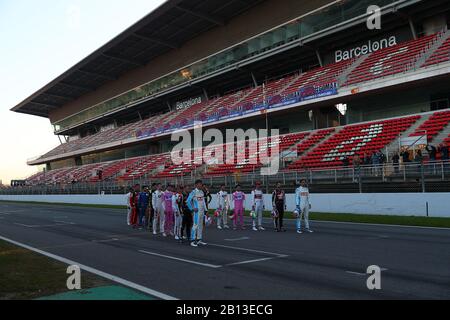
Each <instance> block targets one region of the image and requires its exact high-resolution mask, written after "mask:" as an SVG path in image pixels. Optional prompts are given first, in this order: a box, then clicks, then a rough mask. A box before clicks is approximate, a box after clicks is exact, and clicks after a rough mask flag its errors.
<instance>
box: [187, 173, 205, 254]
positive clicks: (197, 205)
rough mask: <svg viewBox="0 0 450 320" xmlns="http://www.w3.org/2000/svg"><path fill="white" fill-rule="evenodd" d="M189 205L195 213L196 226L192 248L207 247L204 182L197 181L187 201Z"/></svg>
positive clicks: (193, 230) (194, 226)
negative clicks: (205, 240) (204, 236)
mask: <svg viewBox="0 0 450 320" xmlns="http://www.w3.org/2000/svg"><path fill="white" fill-rule="evenodd" d="M187 205H188V207H189V209H190V210H191V211H192V212H193V218H194V219H193V220H194V225H193V227H192V231H191V246H193V247H198V245H206V243H205V242H203V226H204V218H205V213H206V201H205V193H204V192H203V181H202V180H197V181H195V189H194V191H192V192H191V194H190V195H189V197H188V199H187Z"/></svg>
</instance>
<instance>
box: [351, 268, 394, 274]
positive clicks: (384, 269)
mask: <svg viewBox="0 0 450 320" xmlns="http://www.w3.org/2000/svg"><path fill="white" fill-rule="evenodd" d="M388 270H389V269H386V268H380V271H381V272H383V271H388ZM345 272H346V273H348V274H353V275H357V276H367V275H368V274H367V273H363V272H356V271H345Z"/></svg>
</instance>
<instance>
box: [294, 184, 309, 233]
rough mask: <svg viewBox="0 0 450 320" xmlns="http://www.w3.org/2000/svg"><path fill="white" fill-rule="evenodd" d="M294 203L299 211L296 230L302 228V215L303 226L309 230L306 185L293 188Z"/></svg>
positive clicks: (307, 191)
mask: <svg viewBox="0 0 450 320" xmlns="http://www.w3.org/2000/svg"><path fill="white" fill-rule="evenodd" d="M295 203H296V205H297V210H298V212H299V215H298V217H297V230H301V229H302V216H303V217H304V219H305V228H306V230H309V208H310V206H311V203H310V202H309V189H308V188H307V187H299V188H297V190H295Z"/></svg>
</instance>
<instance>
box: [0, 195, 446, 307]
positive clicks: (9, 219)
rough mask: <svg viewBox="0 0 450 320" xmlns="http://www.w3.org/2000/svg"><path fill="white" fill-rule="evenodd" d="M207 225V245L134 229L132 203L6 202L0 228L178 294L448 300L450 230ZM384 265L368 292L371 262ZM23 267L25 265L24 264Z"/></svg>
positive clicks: (318, 224)
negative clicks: (307, 230)
mask: <svg viewBox="0 0 450 320" xmlns="http://www.w3.org/2000/svg"><path fill="white" fill-rule="evenodd" d="M265 222H266V227H267V228H268V231H265V232H254V231H251V230H245V231H233V230H230V231H218V230H216V229H215V228H211V227H210V228H208V229H207V230H206V237H205V241H206V242H208V245H207V246H205V247H199V248H192V247H190V246H188V245H187V244H180V243H178V242H176V241H175V240H173V239H169V238H162V237H161V236H156V237H155V236H153V235H151V234H150V233H149V232H146V231H139V230H132V229H131V228H130V227H128V226H126V224H125V212H124V210H115V209H94V208H81V207H66V206H56V205H30V204H5V203H3V204H2V203H0V236H2V237H5V238H8V239H12V240H15V241H17V242H20V243H23V244H26V245H28V246H31V247H34V248H38V249H40V250H43V251H45V252H48V253H51V254H54V255H58V256H61V257H64V258H66V259H70V260H73V261H76V262H78V263H80V264H83V265H86V266H89V267H92V268H96V269H98V270H101V271H104V272H107V273H109V274H112V275H114V276H117V277H121V278H124V279H126V280H128V281H131V282H134V283H137V284H139V285H142V286H144V287H146V288H150V289H152V290H155V291H157V292H161V293H164V294H167V295H169V296H171V297H175V298H178V299H187V300H196V299H208V300H209V299H225V300H229V299H232V300H248V299H252V300H253V299H265V300H273V299H449V298H450V230H449V229H434V228H419V227H398V226H380V225H364V224H352V223H332V222H313V223H312V226H313V229H314V230H315V231H316V232H315V233H312V234H303V235H298V234H296V233H295V232H294V231H293V230H294V224H293V222H292V221H291V222H288V223H287V228H288V232H285V233H276V232H274V231H273V227H272V223H271V221H270V220H265ZM370 265H378V266H379V267H380V268H382V270H383V271H382V274H381V286H382V289H381V290H372V291H371V290H368V288H367V285H366V281H367V278H368V277H369V275H367V274H366V270H367V267H368V266H370ZM18 268H20V266H18Z"/></svg>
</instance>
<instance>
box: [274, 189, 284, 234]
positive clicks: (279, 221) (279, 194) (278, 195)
mask: <svg viewBox="0 0 450 320" xmlns="http://www.w3.org/2000/svg"><path fill="white" fill-rule="evenodd" d="M272 205H273V207H274V208H275V209H276V210H277V212H278V215H277V217H276V218H275V227H276V229H277V232H285V231H286V230H285V229H284V228H283V218H284V211H285V210H286V193H285V192H284V190H283V189H281V183H280V182H278V183H277V185H276V188H275V190H274V191H273V193H272Z"/></svg>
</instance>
